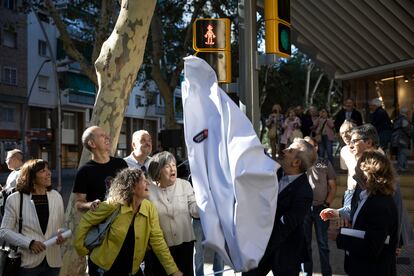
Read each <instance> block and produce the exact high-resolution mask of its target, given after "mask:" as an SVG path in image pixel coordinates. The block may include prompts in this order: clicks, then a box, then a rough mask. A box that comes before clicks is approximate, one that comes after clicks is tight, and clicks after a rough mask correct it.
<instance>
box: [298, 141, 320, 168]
mask: <svg viewBox="0 0 414 276" xmlns="http://www.w3.org/2000/svg"><path fill="white" fill-rule="evenodd" d="M293 143H298V144H299V145H300V148H299V152H298V153H297V155H296V157H297V158H298V159H299V160H300V161H301V162H300V163H301V165H300V171H301V172H306V171H307V170H308V169H309V168H310V167H312V166H313V164H314V163H315V161H316V153H315V150H314V147H313V146H312V145H311V144H310V143H308V142H307V141H306V140H305V139H303V138H295V140H293Z"/></svg>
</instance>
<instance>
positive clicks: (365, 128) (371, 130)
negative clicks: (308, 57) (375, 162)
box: [351, 124, 379, 148]
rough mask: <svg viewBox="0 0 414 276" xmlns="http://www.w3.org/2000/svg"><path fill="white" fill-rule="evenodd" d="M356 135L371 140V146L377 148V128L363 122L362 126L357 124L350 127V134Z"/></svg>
mask: <svg viewBox="0 0 414 276" xmlns="http://www.w3.org/2000/svg"><path fill="white" fill-rule="evenodd" d="M354 134H356V135H358V136H360V137H361V139H362V140H364V141H366V140H371V142H372V146H373V147H374V148H378V146H379V137H378V132H377V129H376V128H375V127H374V126H373V125H371V124H364V125H362V126H357V127H354V128H353V129H352V132H351V135H354Z"/></svg>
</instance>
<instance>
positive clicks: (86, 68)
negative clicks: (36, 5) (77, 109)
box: [45, 0, 98, 86]
mask: <svg viewBox="0 0 414 276" xmlns="http://www.w3.org/2000/svg"><path fill="white" fill-rule="evenodd" d="M45 6H46V9H47V11H48V12H49V15H50V16H51V17H52V19H53V21H54V23H55V24H56V27H57V29H58V30H59V34H60V39H61V40H62V42H63V49H64V50H65V52H66V53H67V54H68V56H69V57H70V58H72V59H73V60H76V61H77V62H79V65H80V69H81V71H82V73H83V74H85V75H86V76H87V77H88V78H89V79H90V80H91V81H92V82H93V83H94V84H95V85H96V86H98V80H97V77H96V72H95V67H94V66H92V65H91V64H90V63H89V62H88V60H87V59H86V58H85V57H84V56H83V55H82V53H80V52H79V51H78V50H77V49H76V46H75V43H73V41H72V38H71V37H70V35H69V33H68V32H67V30H66V24H65V23H64V22H63V21H62V19H61V17H60V15H59V12H58V11H57V10H56V7H55V4H54V3H53V1H52V0H45Z"/></svg>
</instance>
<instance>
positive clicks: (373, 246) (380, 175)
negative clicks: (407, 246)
mask: <svg viewBox="0 0 414 276" xmlns="http://www.w3.org/2000/svg"><path fill="white" fill-rule="evenodd" d="M355 172H356V181H357V182H358V184H359V185H361V186H362V187H363V188H364V190H363V191H362V192H361V193H360V196H359V202H358V206H357V208H356V211H355V213H354V214H353V216H351V218H352V229H353V230H360V231H362V232H360V233H361V234H362V237H355V236H354V235H353V234H355V231H350V233H348V234H346V232H345V231H341V234H339V235H338V236H337V238H336V243H337V246H338V248H340V249H345V250H346V251H347V252H349V260H348V264H347V270H348V274H349V275H350V276H353V275H384V276H385V275H386V276H388V275H396V257H395V252H396V247H397V236H398V234H397V233H398V213H397V207H396V205H395V202H394V200H393V194H394V191H395V185H396V184H395V173H394V169H393V167H392V165H391V163H390V161H389V159H388V158H387V157H386V156H385V155H384V154H382V153H381V152H379V151H366V152H364V153H363V154H362V155H361V157H360V158H359V160H358V163H357V166H356V168H355ZM349 234H350V235H349Z"/></svg>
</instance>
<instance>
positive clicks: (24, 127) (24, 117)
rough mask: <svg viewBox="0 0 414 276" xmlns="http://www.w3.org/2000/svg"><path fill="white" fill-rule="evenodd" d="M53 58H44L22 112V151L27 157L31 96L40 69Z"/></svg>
mask: <svg viewBox="0 0 414 276" xmlns="http://www.w3.org/2000/svg"><path fill="white" fill-rule="evenodd" d="M51 61H52V60H51V59H50V58H48V59H45V60H43V62H42V64H41V65H40V66H39V69H38V70H37V73H36V75H35V76H34V78H33V81H32V84H31V85H30V90H29V93H28V94H27V98H26V101H25V103H24V106H23V110H22V111H23V112H22V133H21V140H22V151H23V154H24V156H25V159H26V158H27V156H28V153H27V139H26V135H27V110H28V109H29V101H30V96H31V95H32V92H33V87H34V85H35V83H36V80H37V77H38V76H39V74H40V71H41V70H42V68H43V66H44V65H45V64H46V63H48V62H51Z"/></svg>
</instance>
